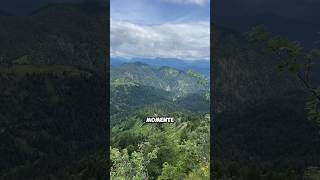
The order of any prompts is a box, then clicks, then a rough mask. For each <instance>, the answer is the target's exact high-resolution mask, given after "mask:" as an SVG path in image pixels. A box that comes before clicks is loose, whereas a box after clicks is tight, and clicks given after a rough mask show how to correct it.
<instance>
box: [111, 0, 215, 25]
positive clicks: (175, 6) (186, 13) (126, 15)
mask: <svg viewBox="0 0 320 180" xmlns="http://www.w3.org/2000/svg"><path fill="white" fill-rule="evenodd" d="M209 4H210V2H209V0H111V1H110V6H111V9H110V10H111V17H112V18H113V19H115V20H126V21H130V22H133V23H144V24H159V23H168V22H172V23H178V22H180V23H181V22H190V21H210V6H209Z"/></svg>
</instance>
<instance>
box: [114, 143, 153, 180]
mask: <svg viewBox="0 0 320 180" xmlns="http://www.w3.org/2000/svg"><path fill="white" fill-rule="evenodd" d="M144 146H145V145H144V144H140V145H139V150H138V151H137V152H136V151H133V152H132V153H131V155H130V156H129V154H128V151H127V149H123V150H121V152H120V151H119V149H117V148H111V153H110V159H111V160H112V164H113V165H112V168H111V172H110V177H111V179H115V180H122V179H124V180H127V179H128V180H140V179H146V180H147V179H149V178H148V171H147V166H148V165H149V164H150V161H151V160H153V159H156V158H157V152H158V148H155V149H153V150H152V151H151V152H149V153H147V154H145V152H144Z"/></svg>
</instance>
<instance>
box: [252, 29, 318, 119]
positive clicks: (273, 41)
mask: <svg viewBox="0 0 320 180" xmlns="http://www.w3.org/2000/svg"><path fill="white" fill-rule="evenodd" d="M246 35H247V38H248V40H249V41H250V42H252V43H255V44H257V45H259V46H262V47H263V48H267V50H270V51H271V52H272V53H273V54H274V55H275V57H276V58H277V59H278V60H279V64H278V68H279V70H280V71H281V72H288V73H289V74H291V75H294V76H296V78H297V79H298V80H299V81H300V82H301V84H302V85H303V87H304V89H305V91H306V92H308V94H309V98H308V100H307V102H306V110H307V111H308V119H309V120H313V121H315V122H316V123H318V124H319V125H320V85H319V84H316V82H312V80H311V74H312V66H313V65H314V64H315V62H316V61H317V60H319V59H320V49H317V48H315V49H311V50H305V49H303V47H302V46H301V44H300V43H299V42H293V41H290V40H289V39H287V38H284V37H281V36H274V35H273V34H271V33H269V32H268V31H267V30H266V28H265V27H264V26H258V27H254V28H253V29H252V30H251V31H250V32H248V33H247V34H246Z"/></svg>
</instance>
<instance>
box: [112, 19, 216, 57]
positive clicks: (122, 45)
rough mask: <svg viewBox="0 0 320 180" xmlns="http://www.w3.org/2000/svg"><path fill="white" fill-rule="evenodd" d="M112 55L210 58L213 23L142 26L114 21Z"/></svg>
mask: <svg viewBox="0 0 320 180" xmlns="http://www.w3.org/2000/svg"><path fill="white" fill-rule="evenodd" d="M110 41H111V56H122V57H148V58H156V57H160V58H179V59H209V57H210V24H209V22H200V23H188V24H186V23H185V24H161V25H139V24H133V23H130V22H124V21H114V20H112V19H111V28H110Z"/></svg>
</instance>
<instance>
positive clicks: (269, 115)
mask: <svg viewBox="0 0 320 180" xmlns="http://www.w3.org/2000/svg"><path fill="white" fill-rule="evenodd" d="M213 38H214V43H215V47H216V48H215V49H214V53H213V54H215V57H214V59H215V61H213V63H214V67H215V69H214V74H215V77H216V78H215V79H213V80H212V81H213V84H212V89H211V90H212V92H213V99H214V102H213V103H214V105H215V109H214V112H215V123H214V125H215V126H214V129H215V132H214V134H215V135H216V136H215V137H216V139H215V146H214V147H215V148H216V149H215V150H216V151H215V153H216V156H215V163H214V164H215V167H214V171H215V177H216V178H218V179H219V178H222V179H232V178H235V179H246V180H247V179H270V180H272V179H297V180H298V179H302V176H303V174H305V173H306V172H307V168H308V167H313V166H316V167H318V166H320V155H319V153H318V152H319V150H320V147H319V146H318V145H317V144H318V143H317V142H318V141H319V140H320V136H319V133H318V131H319V127H318V126H317V125H316V123H315V122H312V121H310V120H308V119H307V113H306V110H305V105H306V100H307V96H308V95H307V93H305V91H304V89H303V88H302V84H301V83H300V82H299V81H298V80H297V78H295V77H294V76H290V74H288V73H286V72H280V71H279V68H278V65H279V61H278V60H277V58H276V57H275V55H274V54H273V53H272V52H271V51H270V50H269V49H266V48H263V47H261V46H259V45H257V44H253V43H251V42H249V41H248V39H247V37H246V35H245V34H242V33H238V32H236V31H232V30H228V29H224V28H217V29H215V33H214V37H213ZM314 72H315V73H316V71H314Z"/></svg>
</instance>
